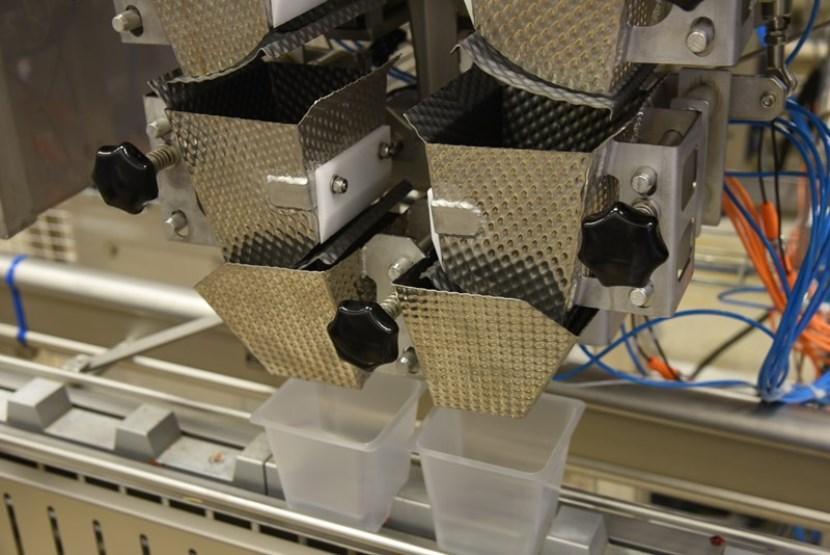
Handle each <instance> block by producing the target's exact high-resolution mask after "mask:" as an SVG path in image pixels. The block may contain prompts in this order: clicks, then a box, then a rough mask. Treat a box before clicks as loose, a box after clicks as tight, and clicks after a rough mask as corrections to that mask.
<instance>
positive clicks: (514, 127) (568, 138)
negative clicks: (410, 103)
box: [406, 67, 643, 152]
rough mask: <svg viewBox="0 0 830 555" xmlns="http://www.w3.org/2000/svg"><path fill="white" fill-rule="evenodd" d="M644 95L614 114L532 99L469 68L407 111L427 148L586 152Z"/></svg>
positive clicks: (621, 121) (609, 133) (617, 125)
mask: <svg viewBox="0 0 830 555" xmlns="http://www.w3.org/2000/svg"><path fill="white" fill-rule="evenodd" d="M642 100H643V95H642V94H637V95H634V96H632V97H631V98H630V99H628V101H627V102H625V103H624V104H623V105H621V106H620V107H619V109H618V110H617V112H616V113H613V114H612V113H611V112H609V111H608V110H603V109H597V108H594V107H591V106H586V105H575V104H569V103H567V102H560V101H555V100H551V99H550V98H547V97H544V96H539V95H535V94H531V93H529V92H527V91H525V90H521V89H516V88H513V87H510V86H508V85H505V84H503V83H500V82H499V81H497V80H496V79H495V78H494V77H492V76H490V75H488V74H487V73H485V72H484V71H482V70H480V69H478V68H476V67H473V68H472V69H471V70H469V71H467V72H466V73H464V74H463V75H461V76H460V77H458V78H457V79H454V80H453V81H451V82H450V83H449V84H447V86H445V87H444V88H442V89H441V90H439V91H437V92H436V93H434V94H433V95H431V96H429V97H428V98H426V99H425V100H424V101H422V102H420V103H419V104H417V105H416V106H415V107H413V108H412V109H411V110H409V111H408V112H406V119H407V120H408V121H409V122H410V123H411V124H412V125H413V127H415V129H416V130H417V131H418V134H419V135H420V136H421V138H422V139H424V141H426V142H428V143H442V144H456V145H466V146H488V147H502V148H523V149H532V150H558V151H576V152H591V151H593V150H594V149H596V148H597V147H598V146H600V145H601V144H602V143H603V142H605V141H606V140H607V139H608V138H609V137H611V136H612V135H614V134H615V133H617V132H618V131H619V130H620V129H621V128H623V127H624V126H625V125H626V124H627V122H628V121H629V120H630V118H631V117H632V113H636V110H637V109H638V108H639V106H640V104H641V103H642Z"/></svg>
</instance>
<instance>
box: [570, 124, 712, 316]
mask: <svg viewBox="0 0 830 555" xmlns="http://www.w3.org/2000/svg"><path fill="white" fill-rule="evenodd" d="M695 112H696V110H695V111H694V112H693V111H690V110H688V109H680V110H677V109H676V110H668V109H655V108H652V109H649V110H646V111H645V112H644V115H645V117H644V120H643V121H644V123H643V130H642V133H641V137H640V142H637V143H626V142H619V141H611V142H610V143H609V146H608V151H607V152H606V154H605V156H606V164H605V166H606V170H605V172H606V173H607V174H608V175H611V176H614V177H615V178H616V179H618V180H619V182H620V197H619V200H621V201H622V202H625V203H627V204H630V205H632V206H636V205H638V204H643V203H647V204H648V205H649V206H652V207H653V209H654V210H655V212H656V213H657V214H658V216H659V220H660V233H661V235H662V237H663V239H664V241H665V242H666V245H667V246H668V248H669V258H668V260H667V261H666V262H665V263H663V264H662V265H661V266H660V267H659V268H657V270H656V271H655V272H654V274H653V275H652V283H653V291H652V292H651V294H650V298H649V301H648V303H646V304H644V305H643V306H635V305H634V304H633V303H632V301H631V298H630V294H631V292H632V290H631V288H628V287H604V286H603V285H602V284H600V283H599V281H598V280H597V279H596V278H594V277H590V276H582V277H581V278H580V280H579V284H578V287H577V296H576V303H577V304H580V305H582V306H587V307H591V308H597V309H600V310H611V311H615V312H625V313H633V314H643V315H647V316H671V315H672V314H674V311H675V310H676V309H677V305H678V304H679V302H680V299H681V297H682V296H683V293H684V292H685V290H686V287H687V286H688V285H689V282H690V281H691V277H692V274H693V273H694V240H695V237H696V236H697V230H698V229H699V228H700V213H701V210H702V200H703V196H704V195H703V194H701V193H702V189H703V187H701V186H699V184H700V183H702V182H703V180H704V177H703V176H704V168H705V165H704V159H705V158H704V157H705V154H706V153H705V150H706V142H705V131H706V125H707V123H706V121H704V117H705V116H704V114H700V113H695ZM668 139H671V140H668ZM642 167H649V168H652V169H653V170H654V171H655V172H656V174H657V186H656V188H655V192H654V193H653V194H652V195H648V196H646V197H644V196H642V195H641V194H640V193H638V192H636V191H635V190H634V188H633V187H632V186H631V181H632V177H633V176H635V175H636V174H637V172H638V170H639V169H640V168H642Z"/></svg>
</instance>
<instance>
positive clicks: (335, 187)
mask: <svg viewBox="0 0 830 555" xmlns="http://www.w3.org/2000/svg"><path fill="white" fill-rule="evenodd" d="M348 190H349V181H348V180H347V179H346V178H345V177H340V176H339V175H335V176H334V177H332V178H331V192H332V193H334V194H335V195H342V194H343V193H345V192H346V191H348Z"/></svg>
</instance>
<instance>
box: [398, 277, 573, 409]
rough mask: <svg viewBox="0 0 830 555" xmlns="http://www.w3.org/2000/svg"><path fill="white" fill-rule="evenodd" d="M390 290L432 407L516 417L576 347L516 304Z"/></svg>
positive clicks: (401, 288)
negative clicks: (398, 305) (413, 346)
mask: <svg viewBox="0 0 830 555" xmlns="http://www.w3.org/2000/svg"><path fill="white" fill-rule="evenodd" d="M395 289H396V290H397V292H398V297H399V299H400V302H401V308H402V309H403V317H404V321H405V322H406V325H407V328H408V329H409V333H410V337H411V339H412V343H413V345H415V348H416V350H417V353H418V360H419V362H420V365H421V369H422V372H423V374H424V375H425V377H426V380H427V385H428V386H429V391H430V393H431V395H432V399H433V402H434V403H435V404H436V405H438V406H443V407H451V408H457V409H464V410H470V411H475V412H482V413H488V414H496V415H501V416H511V417H514V418H518V417H521V416H523V415H524V414H526V413H527V411H528V410H529V409H530V407H531V406H532V405H533V403H534V402H535V401H536V399H537V398H538V397H539V394H540V393H541V392H542V389H544V387H545V385H546V384H547V383H548V381H550V376H551V375H552V374H553V372H554V370H555V369H556V368H557V367H558V366H559V364H560V363H561V362H562V360H564V358H565V356H567V354H568V353H569V352H570V350H571V348H572V347H573V346H574V343H575V342H576V337H575V336H574V335H573V334H571V333H570V332H569V331H567V330H566V329H565V328H563V327H562V326H560V325H559V324H557V323H556V322H554V321H552V320H550V319H548V318H547V317H545V316H544V315H543V314H542V313H541V312H539V311H537V310H536V309H534V308H533V307H531V306H530V305H529V304H527V303H526V302H524V301H521V300H517V299H506V298H498V297H485V296H482V295H470V294H466V293H451V292H446V291H430V290H427V289H419V288H416V287H410V286H405V285H396V286H395Z"/></svg>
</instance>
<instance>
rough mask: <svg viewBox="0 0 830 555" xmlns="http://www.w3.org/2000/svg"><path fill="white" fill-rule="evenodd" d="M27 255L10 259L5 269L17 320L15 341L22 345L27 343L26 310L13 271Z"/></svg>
mask: <svg viewBox="0 0 830 555" xmlns="http://www.w3.org/2000/svg"><path fill="white" fill-rule="evenodd" d="M26 258H27V256H26V255H25V254H21V255H18V256H15V257H14V258H13V259H12V263H11V265H9V269H8V270H7V271H6V285H8V286H9V291H10V292H11V295H12V307H14V317H15V319H16V320H17V341H18V343H20V344H21V345H23V346H24V347H26V346H27V345H28V343H27V341H26V334H27V333H28V332H29V325H28V323H27V321H26V310H25V308H24V306H23V295H21V294H20V289H19V288H18V287H17V283H15V272H16V271H17V267H18V266H20V263H21V262H23V261H24V260H26Z"/></svg>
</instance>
